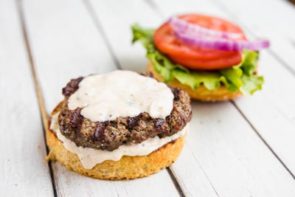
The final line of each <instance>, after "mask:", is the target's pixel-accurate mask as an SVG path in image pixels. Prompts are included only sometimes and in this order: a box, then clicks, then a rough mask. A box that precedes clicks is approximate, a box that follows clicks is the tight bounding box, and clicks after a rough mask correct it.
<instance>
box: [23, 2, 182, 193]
mask: <svg viewBox="0 0 295 197" xmlns="http://www.w3.org/2000/svg"><path fill="white" fill-rule="evenodd" d="M23 5H24V7H23V8H24V15H25V20H26V24H27V31H28V34H29V37H30V44H31V48H32V52H33V57H34V60H35V63H36V70H37V74H38V77H39V79H40V81H41V86H42V90H43V92H44V95H45V101H46V103H47V105H46V108H47V109H48V111H50V110H51V109H53V107H54V106H55V105H56V104H57V103H58V102H59V101H60V100H61V99H62V96H61V88H62V87H63V86H64V85H65V84H66V82H67V81H68V80H69V79H70V78H73V77H77V76H81V75H87V74H90V73H101V72H108V71H111V70H114V69H116V66H115V62H114V59H112V57H111V54H110V52H109V49H108V48H107V46H106V43H105V41H104V40H103V38H102V36H101V34H100V33H99V31H98V30H97V28H96V27H95V25H94V22H93V20H92V19H91V17H90V15H89V13H88V12H87V9H86V7H85V6H84V4H83V3H82V2H81V1H69V0H63V1H57V0H55V1H45V2H40V1H38V0H25V1H24V2H23ZM53 171H54V178H55V183H56V187H57V188H56V190H57V194H58V195H60V196H114V195H116V196H119V195H120V196H129V195H131V196H139V195H143V196H151V195H160V194H162V193H167V195H169V196H178V193H177V190H176V189H175V187H174V184H173V182H172V180H171V178H170V176H169V174H168V173H167V171H162V172H160V173H158V174H156V175H153V176H151V177H148V178H144V179H139V180H134V181H117V182H108V181H99V180H95V179H92V178H88V177H83V176H81V175H78V174H75V173H72V172H69V171H68V170H66V169H65V168H64V167H62V166H61V165H59V164H58V163H56V164H54V165H53Z"/></svg>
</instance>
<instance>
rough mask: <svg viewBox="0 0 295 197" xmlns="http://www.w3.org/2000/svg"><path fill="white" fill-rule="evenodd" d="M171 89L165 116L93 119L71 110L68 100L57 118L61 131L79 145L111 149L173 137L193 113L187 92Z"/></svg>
mask: <svg viewBox="0 0 295 197" xmlns="http://www.w3.org/2000/svg"><path fill="white" fill-rule="evenodd" d="M71 87H72V86H71ZM171 90H172V92H173V94H174V101H173V109H172V112H171V114H170V115H169V116H167V117H166V118H165V119H161V118H152V117H150V115H149V114H148V113H145V112H144V113H141V114H139V115H138V116H135V117H118V118H117V119H115V120H113V121H104V122H92V121H91V120H89V119H87V118H84V117H83V116H82V115H81V113H80V112H81V108H77V109H75V110H69V108H68V106H67V99H65V101H64V103H63V107H62V109H61V111H60V114H59V117H58V123H59V127H60V131H61V133H62V134H63V135H64V136H65V137H67V138H68V139H70V140H71V141H73V142H75V143H76V145H78V146H82V147H90V148H95V149H101V150H108V151H112V150H115V149H117V148H118V147H119V146H121V145H123V144H137V143H140V142H143V141H145V140H146V139H148V138H153V137H155V136H159V137H160V138H162V137H166V136H171V135H173V134H175V133H177V132H178V131H181V130H182V129H183V128H184V127H185V125H186V124H187V122H189V121H190V119H191V116H192V110H191V105H190V98H189V96H188V94H187V93H186V92H184V91H182V90H179V89H176V88H171Z"/></svg>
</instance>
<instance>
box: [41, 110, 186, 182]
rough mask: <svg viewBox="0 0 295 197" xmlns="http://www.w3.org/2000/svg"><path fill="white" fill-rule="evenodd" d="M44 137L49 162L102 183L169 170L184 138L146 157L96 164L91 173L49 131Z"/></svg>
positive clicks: (123, 158)
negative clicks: (103, 180) (55, 162)
mask: <svg viewBox="0 0 295 197" xmlns="http://www.w3.org/2000/svg"><path fill="white" fill-rule="evenodd" d="M58 108H59V106H57V107H56V109H55V110H54V111H53V112H52V113H53V114H54V113H56V112H58V111H59V110H58ZM48 128H50V127H49V126H48ZM46 136H47V138H46V139H47V145H48V147H49V150H50V152H49V154H48V156H47V158H48V159H49V160H53V161H59V162H60V163H62V164H63V165H64V166H65V167H66V168H68V169H69V170H72V171H75V172H78V173H80V174H82V175H85V176H90V177H93V178H97V179H105V180H122V179H135V178H140V177H145V176H149V175H151V174H154V173H156V172H158V171H160V170H161V169H163V168H166V167H168V166H170V165H171V164H172V163H173V162H174V161H175V160H176V159H177V157H178V155H179V154H180V152H181V150H182V147H183V145H184V137H180V138H178V139H177V140H175V141H172V142H170V143H168V144H166V145H164V146H162V147H161V148H160V149H158V150H156V151H154V152H152V153H151V154H149V155H147V156H124V157H122V158H121V159H120V160H119V161H110V160H108V161H104V162H102V163H99V164H97V165H96V166H94V167H93V168H92V169H86V168H84V167H83V165H82V164H81V162H80V160H79V157H78V156H77V155H76V154H74V153H72V152H70V151H68V150H67V149H66V148H65V147H64V146H63V144H62V142H61V141H59V140H58V139H57V137H56V136H55V134H54V133H53V132H52V131H51V130H50V129H47V131H46Z"/></svg>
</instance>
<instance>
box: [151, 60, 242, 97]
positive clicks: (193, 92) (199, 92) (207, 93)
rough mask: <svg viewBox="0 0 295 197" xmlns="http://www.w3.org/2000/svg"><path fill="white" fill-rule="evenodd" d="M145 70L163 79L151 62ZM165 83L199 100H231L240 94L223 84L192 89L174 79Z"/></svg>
mask: <svg viewBox="0 0 295 197" xmlns="http://www.w3.org/2000/svg"><path fill="white" fill-rule="evenodd" d="M147 72H148V73H150V74H152V75H153V77H154V78H155V79H157V80H159V81H164V80H163V77H162V76H161V75H159V74H158V73H157V72H156V71H155V69H154V66H153V65H152V64H151V62H149V63H148V65H147ZM167 84H168V85H169V86H171V87H175V88H180V89H182V90H184V91H186V92H187V93H188V94H189V95H190V97H191V98H192V99H194V100H199V101H209V102H214V101H227V100H233V99H235V98H237V97H239V96H240V95H241V92H239V91H237V92H231V91H229V90H228V89H227V88H226V87H224V86H221V87H220V88H218V89H216V90H208V89H206V88H205V87H204V86H203V85H201V86H199V87H198V88H196V89H192V88H191V87H189V86H187V85H184V84H181V83H179V82H178V81H177V80H175V79H174V80H172V81H170V82H168V83H167Z"/></svg>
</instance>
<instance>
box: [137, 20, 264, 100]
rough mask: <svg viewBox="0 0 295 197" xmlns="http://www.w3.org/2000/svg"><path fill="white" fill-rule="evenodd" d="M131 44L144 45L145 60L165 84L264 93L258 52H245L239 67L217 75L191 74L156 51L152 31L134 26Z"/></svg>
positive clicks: (190, 71) (205, 73)
mask: <svg viewBox="0 0 295 197" xmlns="http://www.w3.org/2000/svg"><path fill="white" fill-rule="evenodd" d="M132 33H133V39H132V43H135V42H141V43H142V44H143V46H144V47H145V48H146V51H147V52H146V56H147V58H148V59H149V60H150V61H151V63H152V65H153V66H154V69H155V70H156V72H157V73H159V74H160V75H161V76H162V77H163V79H164V80H165V82H169V81H171V80H177V81H179V82H180V83H181V84H184V85H188V86H190V87H191V88H193V89H195V88H198V87H199V86H200V85H203V86H205V87H206V88H207V89H208V90H215V89H217V88H219V87H220V86H225V87H227V89H228V90H230V91H232V92H236V91H241V92H242V93H244V94H246V93H248V94H253V93H254V92H256V91H257V90H261V89H262V85H263V83H264V79H263V77H262V76H258V75H257V74H256V67H257V61H258V58H259V52H258V51H246V50H245V51H243V58H242V61H241V63H240V64H239V65H235V66H233V67H231V68H227V69H222V70H218V71H214V72H205V71H195V70H194V71H192V70H188V69H186V68H184V67H183V66H182V65H180V64H177V63H174V62H172V61H171V60H170V59H169V58H168V57H166V56H165V55H164V54H162V53H161V52H160V51H159V50H157V49H156V47H155V45H154V43H153V33H154V30H153V29H146V28H142V27H140V26H138V25H133V26H132Z"/></svg>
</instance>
